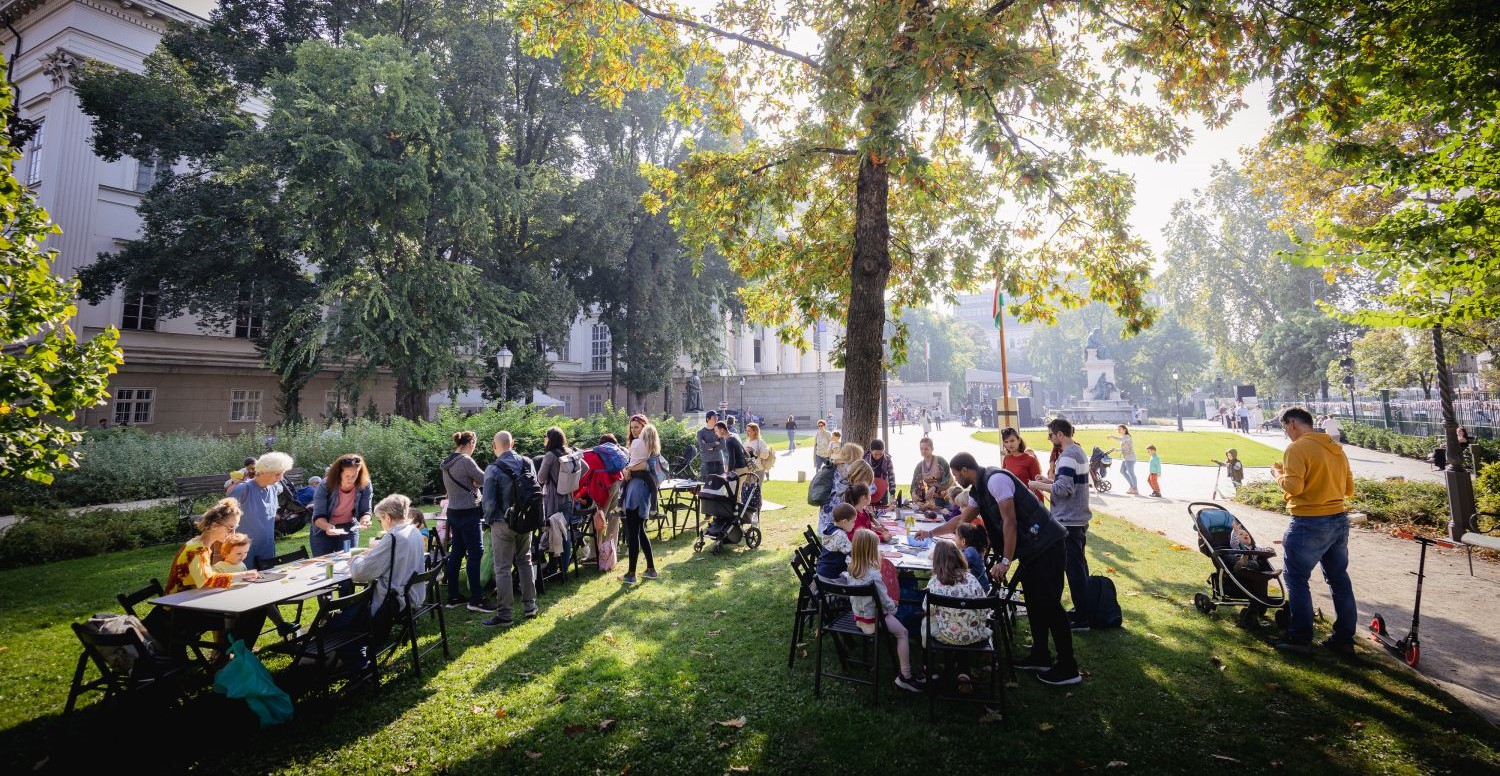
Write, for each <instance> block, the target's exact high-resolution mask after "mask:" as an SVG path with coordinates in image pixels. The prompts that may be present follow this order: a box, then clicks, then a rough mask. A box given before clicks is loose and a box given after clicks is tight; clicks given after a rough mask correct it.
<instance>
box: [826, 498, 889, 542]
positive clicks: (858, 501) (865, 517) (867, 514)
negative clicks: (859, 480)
mask: <svg viewBox="0 0 1500 776" xmlns="http://www.w3.org/2000/svg"><path fill="white" fill-rule="evenodd" d="M844 503H845V504H849V505H851V506H853V507H854V530H856V531H858V530H859V529H861V528H864V529H866V530H868V531H872V532H874V534H875V535H876V536H877V537H879V538H880V541H883V542H889V541H890V540H891V532H890V531H887V530H885V527H884V526H882V525H881V524H880V521H879V520H877V519H876V518H875V511H874V510H873V509H871V508H870V486H869V485H864V484H857V485H850V486H849V489H848V490H846V491H844ZM835 508H837V507H835Z"/></svg>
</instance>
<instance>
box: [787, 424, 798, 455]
mask: <svg viewBox="0 0 1500 776" xmlns="http://www.w3.org/2000/svg"><path fill="white" fill-rule="evenodd" d="M786 449H787V450H789V451H790V450H796V449H797V432H796V431H795V430H790V429H789V430H788V431H787V432H786Z"/></svg>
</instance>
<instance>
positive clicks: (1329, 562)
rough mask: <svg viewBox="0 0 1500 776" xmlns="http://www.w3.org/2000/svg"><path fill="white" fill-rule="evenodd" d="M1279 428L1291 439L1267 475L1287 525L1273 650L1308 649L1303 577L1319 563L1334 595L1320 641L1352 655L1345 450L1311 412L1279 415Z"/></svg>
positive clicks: (1308, 594) (1308, 608) (1349, 483)
mask: <svg viewBox="0 0 1500 776" xmlns="http://www.w3.org/2000/svg"><path fill="white" fill-rule="evenodd" d="M1281 428H1282V429H1283V430H1284V431H1285V432H1286V435H1287V438H1288V439H1290V440H1292V443H1291V444H1290V445H1289V446H1287V448H1286V451H1285V452H1284V453H1283V457H1282V462H1281V463H1278V464H1272V466H1271V473H1272V474H1273V475H1274V476H1275V477H1276V484H1277V485H1279V486H1281V490H1282V492H1283V494H1284V496H1285V498H1286V506H1287V511H1288V512H1290V513H1291V514H1292V522H1291V525H1289V526H1287V529H1286V535H1285V536H1284V537H1282V542H1281V545H1282V552H1283V554H1284V556H1285V559H1286V586H1287V610H1288V613H1289V615H1290V620H1291V621H1290V622H1289V623H1288V625H1287V629H1286V637H1285V639H1283V640H1282V641H1279V642H1277V643H1276V648H1277V649H1280V650H1284V651H1287V652H1294V653H1305V652H1308V651H1310V650H1311V648H1312V637H1313V604H1312V591H1311V590H1310V589H1309V587H1308V579H1309V578H1310V577H1311V576H1312V570H1313V566H1316V565H1322V567H1323V576H1324V578H1325V579H1326V580H1327V581H1328V589H1329V592H1330V593H1331V594H1332V596H1333V611H1334V615H1335V619H1334V622H1333V635H1332V636H1330V637H1329V638H1327V639H1325V640H1324V641H1323V642H1322V646H1324V647H1327V648H1329V649H1331V650H1333V651H1334V652H1337V653H1339V654H1341V655H1345V656H1352V655H1354V628H1355V619H1356V618H1358V617H1359V612H1358V609H1357V607H1356V605H1355V601H1354V584H1353V583H1352V582H1351V581H1350V580H1349V515H1348V513H1347V512H1346V511H1345V506H1344V500H1345V499H1347V498H1350V497H1352V496H1353V495H1354V475H1353V473H1352V472H1350V470H1349V459H1348V457H1347V456H1345V455H1344V449H1343V448H1342V447H1340V446H1339V443H1337V442H1335V441H1333V440H1332V439H1330V438H1329V437H1328V435H1327V434H1325V433H1323V432H1321V431H1318V430H1317V429H1315V428H1313V418H1312V415H1311V414H1310V413H1309V412H1308V411H1307V410H1305V409H1303V408H1301V407H1291V408H1289V409H1287V410H1285V411H1283V412H1282V413H1281Z"/></svg>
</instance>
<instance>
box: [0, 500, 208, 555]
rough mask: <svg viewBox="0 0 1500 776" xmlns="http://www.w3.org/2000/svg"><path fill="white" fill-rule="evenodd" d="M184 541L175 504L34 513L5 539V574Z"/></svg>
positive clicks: (1, 538) (0, 550) (1, 540)
mask: <svg viewBox="0 0 1500 776" xmlns="http://www.w3.org/2000/svg"><path fill="white" fill-rule="evenodd" d="M181 538H182V537H181V536H180V535H179V533H178V525H177V506H176V505H175V504H169V505H166V506H160V507H153V508H151V509H137V510H131V511H128V512H120V511H116V510H113V509H96V510H90V511H87V512H81V513H78V514H68V513H67V512H66V511H64V510H61V509H33V510H30V511H29V512H28V514H27V516H26V519H25V520H23V521H21V522H20V523H17V524H16V525H13V526H11V527H10V528H9V529H8V530H7V531H6V532H5V533H4V535H0V569H9V568H16V567H18V566H30V565H33V564H37V563H49V562H51V561H56V560H67V559H69V558H83V557H88V556H90V555H102V554H104V553H106V552H115V551H118V550H132V549H135V548H137V547H149V546H151V545H156V544H165V543H167V542H175V541H178V540H180V539H181Z"/></svg>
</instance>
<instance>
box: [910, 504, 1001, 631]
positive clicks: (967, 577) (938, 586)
mask: <svg viewBox="0 0 1500 776" xmlns="http://www.w3.org/2000/svg"><path fill="white" fill-rule="evenodd" d="M968 527H969V526H964V528H968ZM969 569H970V567H969V566H968V565H967V564H966V563H965V561H964V556H963V555H962V554H961V553H960V552H959V549H958V546H957V545H956V544H954V543H953V542H948V541H943V540H941V539H940V540H938V541H936V542H935V543H934V544H933V545H932V580H931V581H930V582H928V584H927V592H929V593H937V594H938V595H946V596H950V597H953V598H983V597H984V589H983V588H981V587H980V586H979V580H977V579H975V578H974V575H973V574H972V573H970V571H969ZM922 633H923V636H922V638H923V641H924V643H925V641H926V638H927V636H926V634H928V633H931V634H932V637H933V638H935V639H937V640H938V641H941V642H943V643H944V644H953V645H955V646H962V645H966V644H976V643H978V642H981V641H987V640H989V638H990V626H989V622H988V621H987V619H986V613H985V612H984V611H983V610H973V609H949V608H947V607H933V609H932V618H931V620H930V621H929V624H928V626H927V628H926V629H925V630H923V632H922Z"/></svg>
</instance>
